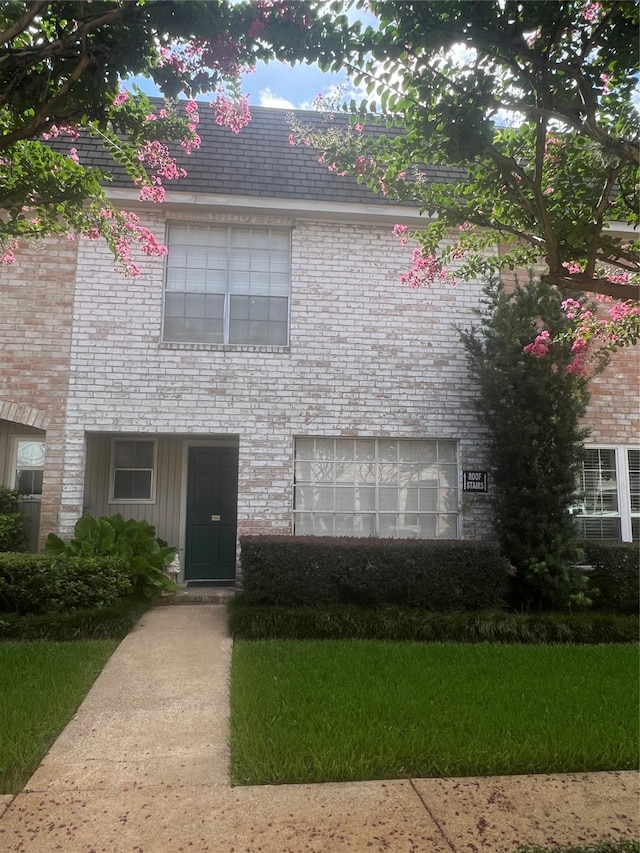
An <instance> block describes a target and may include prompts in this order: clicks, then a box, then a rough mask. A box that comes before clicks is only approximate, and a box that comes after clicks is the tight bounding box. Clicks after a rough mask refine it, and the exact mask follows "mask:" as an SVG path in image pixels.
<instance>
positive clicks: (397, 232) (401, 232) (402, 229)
mask: <svg viewBox="0 0 640 853" xmlns="http://www.w3.org/2000/svg"><path fill="white" fill-rule="evenodd" d="M408 230H409V229H408V228H407V226H406V225H394V226H393V236H394V237H399V238H400V243H401V244H402V245H403V246H406V245H407V231H408Z"/></svg>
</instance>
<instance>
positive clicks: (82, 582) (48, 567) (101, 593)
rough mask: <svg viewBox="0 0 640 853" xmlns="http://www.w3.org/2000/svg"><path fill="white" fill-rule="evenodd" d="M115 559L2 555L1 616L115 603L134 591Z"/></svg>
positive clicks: (0, 558) (0, 555) (125, 568)
mask: <svg viewBox="0 0 640 853" xmlns="http://www.w3.org/2000/svg"><path fill="white" fill-rule="evenodd" d="M127 575H128V572H127V567H126V566H125V565H124V564H123V563H122V562H120V561H118V560H115V559H113V558H112V557H66V556H64V557H57V556H53V555H50V554H17V553H6V554H0V612H2V611H5V612H8V613H19V614H27V613H34V614H38V613H61V612H64V611H68V610H79V609H86V608H91V607H102V606H105V605H108V604H111V603H112V602H114V601H115V600H116V599H117V598H120V597H121V596H122V595H124V594H126V593H127V592H129V591H130V589H131V582H130V580H129V578H128V576H127Z"/></svg>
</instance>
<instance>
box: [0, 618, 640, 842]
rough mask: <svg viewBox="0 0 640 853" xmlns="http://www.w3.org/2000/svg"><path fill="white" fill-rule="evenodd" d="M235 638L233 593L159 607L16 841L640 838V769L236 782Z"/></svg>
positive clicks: (37, 792)
mask: <svg viewBox="0 0 640 853" xmlns="http://www.w3.org/2000/svg"><path fill="white" fill-rule="evenodd" d="M230 651H231V641H230V639H229V638H228V637H227V636H226V631H225V608H224V606H222V605H199V606H193V605H189V606H187V605H185V606H174V607H158V608H154V609H152V610H151V611H149V612H148V613H147V614H146V615H145V616H144V617H143V618H142V620H141V621H140V623H139V624H138V626H137V627H136V628H135V630H134V631H133V632H132V633H131V634H129V636H128V637H126V638H125V640H123V642H122V643H121V645H120V646H119V647H118V649H117V651H116V652H115V654H114V655H113V657H112V658H111V660H110V661H109V663H108V664H107V666H106V667H105V669H104V671H103V672H102V674H101V675H100V677H99V678H98V680H97V681H96V683H95V685H94V686H93V688H92V689H91V691H90V692H89V694H88V696H87V697H86V699H85V701H84V702H83V703H82V705H81V707H80V709H79V710H78V713H77V714H76V716H75V717H74V718H73V720H72V721H71V722H70V723H69V725H68V726H67V728H66V729H65V730H64V732H63V733H62V734H61V735H60V737H59V738H58V740H57V741H56V742H55V744H54V745H53V747H52V748H51V750H50V752H49V753H48V755H47V756H46V758H45V759H44V760H43V762H42V764H41V765H40V767H39V768H38V770H37V771H36V773H35V774H34V775H33V776H32V778H31V779H30V780H29V783H28V785H27V787H26V789H25V790H24V791H23V792H22V793H21V794H19V795H18V796H16V797H15V798H12V797H4V798H0V815H1V817H0V851H2V853H50V851H62V853H76V851H83V853H125V851H131V853H134V851H135V853H179V851H193V853H333V851H342V850H343V851H349V853H378V851H380V852H381V853H382V851H384V853H463V851H464V853H479V851H485V852H486V853H488V851H491V853H497V852H498V851H502V850H504V851H512V850H514V849H516V848H517V847H518V846H519V845H522V844H525V843H526V844H541V845H543V844H544V845H552V844H568V843H578V842H587V841H594V840H602V839H618V838H635V837H638V836H639V835H640V812H639V804H640V799H639V796H638V794H639V791H638V774H637V773H635V772H624V773H592V774H584V775H583V774H576V775H574V774H570V775H562V776H512V777H492V778H474V779H468V778H465V779H417V780H395V781H387V782H358V783H348V784H337V783H336V784H329V785H282V786H277V787H276V786H265V787H250V788H231V786H230V785H229V783H228V780H227V761H228V751H227V731H228V698H227V673H228V664H229V656H230ZM0 736H1V733H0Z"/></svg>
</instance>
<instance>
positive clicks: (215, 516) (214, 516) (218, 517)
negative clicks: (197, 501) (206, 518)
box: [211, 515, 220, 521]
mask: <svg viewBox="0 0 640 853" xmlns="http://www.w3.org/2000/svg"><path fill="white" fill-rule="evenodd" d="M211 521H220V516H219V515H212V516H211Z"/></svg>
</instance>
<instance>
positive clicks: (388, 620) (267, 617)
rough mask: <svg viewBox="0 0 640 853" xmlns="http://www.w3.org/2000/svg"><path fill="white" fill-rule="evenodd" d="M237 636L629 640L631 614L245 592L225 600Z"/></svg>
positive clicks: (633, 634)
mask: <svg viewBox="0 0 640 853" xmlns="http://www.w3.org/2000/svg"><path fill="white" fill-rule="evenodd" d="M228 621H229V631H230V633H231V636H232V637H233V638H234V639H237V640H350V639H357V640H398V641H401V642H419V643H434V642H454V643H554V644H557V643H576V644H577V643H580V644H596V643H632V642H637V640H638V630H639V627H640V620H639V619H638V617H637V616H635V617H634V616H617V615H614V614H607V613H580V614H565V613H513V612H512V613H508V612H505V611H502V612H500V611H489V612H476V613H472V612H466V613H429V612H427V611H424V610H417V609H415V608H408V607H405V608H401V607H384V608H378V609H375V608H370V607H358V606H355V605H334V606H327V607H271V606H260V605H256V604H251V603H249V602H248V601H247V598H246V596H239V597H237V598H236V599H234V600H233V601H231V602H230V603H229V608H228Z"/></svg>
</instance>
